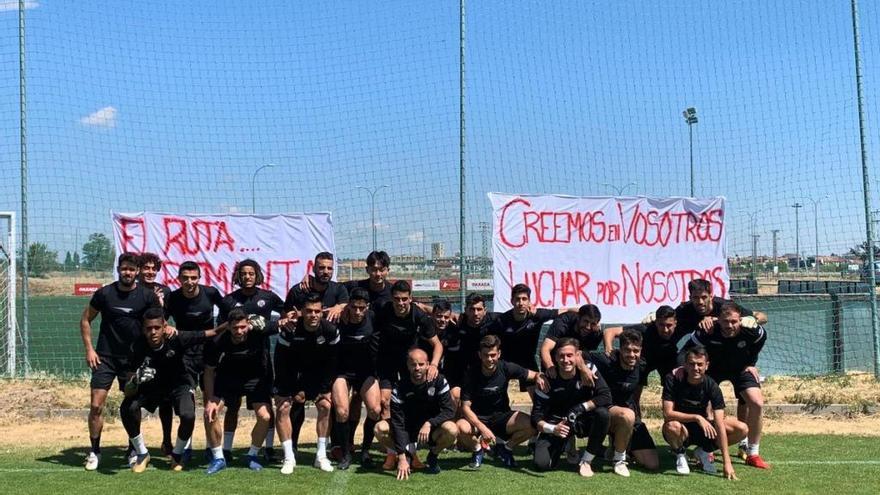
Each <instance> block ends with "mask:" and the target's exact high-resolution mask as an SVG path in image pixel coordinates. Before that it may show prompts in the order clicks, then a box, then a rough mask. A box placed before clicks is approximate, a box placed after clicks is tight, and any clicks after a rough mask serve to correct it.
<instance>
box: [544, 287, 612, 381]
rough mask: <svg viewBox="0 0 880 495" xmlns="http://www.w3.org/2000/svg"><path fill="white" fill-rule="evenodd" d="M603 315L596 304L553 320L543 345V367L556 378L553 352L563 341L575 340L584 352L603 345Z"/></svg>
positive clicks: (584, 306)
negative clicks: (558, 343)
mask: <svg viewBox="0 0 880 495" xmlns="http://www.w3.org/2000/svg"><path fill="white" fill-rule="evenodd" d="M601 321H602V313H601V312H600V311H599V308H598V307H596V305H594V304H584V305H583V306H581V307H580V308H578V311H577V313H565V314H563V315H561V316H560V317H559V318H556V319H555V320H553V323H552V324H551V325H550V329H549V330H547V336H546V337H545V338H544V342H543V343H542V344H541V352H540V354H541V366H543V367H544V369H545V370H546V373H547V376H548V377H550V378H554V377H555V376H556V369H555V368H554V364H553V357H552V356H553V350H554V349H555V348H556V346H557V342H559V341H560V340H561V339H566V338H568V339H575V340H577V341H578V348H579V349H581V351H583V352H589V351H595V350H596V349H598V348H599V344H600V343H602V327H601V324H600V323H601Z"/></svg>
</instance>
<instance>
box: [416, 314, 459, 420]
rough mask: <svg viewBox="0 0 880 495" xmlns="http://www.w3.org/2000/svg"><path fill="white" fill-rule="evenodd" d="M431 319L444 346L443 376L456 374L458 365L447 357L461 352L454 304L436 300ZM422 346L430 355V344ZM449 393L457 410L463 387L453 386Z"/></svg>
mask: <svg viewBox="0 0 880 495" xmlns="http://www.w3.org/2000/svg"><path fill="white" fill-rule="evenodd" d="M431 321H432V322H433V324H434V332H435V333H436V334H437V338H438V339H440V344H441V345H442V346H443V354H444V356H443V360H441V361H440V372H441V373H443V376H446V375H447V373H452V374H455V373H456V371H455V370H454V369H452V368H453V367H454V366H455V365H456V363H455V360H454V359H453V360H451V361H450V360H448V359H447V358H448V355H449V354H450V353H452V354H455V353H458V352H461V341H460V340H459V333H458V324H457V323H456V322H455V321H453V318H452V305H451V304H449V301H448V300H446V299H439V300H437V301H435V302H434V305H433V307H432V308H431ZM421 348H422V350H424V351H425V352H428V356H429V357H430V352H431V351H432V349H431V348H430V346H429V345H425V343H423V344H422V345H421ZM449 393H450V395H452V402H453V403H454V404H455V410H456V411H458V409H459V407H460V406H461V388H460V387H451V388H450V389H449Z"/></svg>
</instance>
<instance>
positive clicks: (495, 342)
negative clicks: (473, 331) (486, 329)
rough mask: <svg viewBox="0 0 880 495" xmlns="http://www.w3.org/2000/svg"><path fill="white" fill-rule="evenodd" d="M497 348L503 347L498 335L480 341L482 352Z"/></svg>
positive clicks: (488, 336) (490, 335)
mask: <svg viewBox="0 0 880 495" xmlns="http://www.w3.org/2000/svg"><path fill="white" fill-rule="evenodd" d="M495 347H499V348H500V347H501V339H499V338H498V336H497V335H492V334H489V335H486V336H485V337H483V338H482V339H480V350H481V351H482V350H483V349H494V348H495Z"/></svg>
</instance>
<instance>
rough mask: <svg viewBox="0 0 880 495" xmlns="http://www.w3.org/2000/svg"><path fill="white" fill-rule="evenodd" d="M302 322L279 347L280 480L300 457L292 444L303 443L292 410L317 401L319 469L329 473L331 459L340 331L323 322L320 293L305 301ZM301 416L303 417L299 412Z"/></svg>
mask: <svg viewBox="0 0 880 495" xmlns="http://www.w3.org/2000/svg"><path fill="white" fill-rule="evenodd" d="M300 312H301V313H302V316H300V317H296V318H295V319H294V320H291V321H290V322H288V323H286V325H285V327H284V328H283V329H282V331H281V333H280V335H279V339H278V345H276V346H275V407H276V411H275V423H276V424H275V429H276V430H277V431H278V436H279V437H281V446H282V447H283V448H284V462H283V463H282V465H281V474H291V473H293V468H294V467H296V455H295V450H294V443H293V438H294V435H295V436H296V438H299V431H297V429H301V428H302V423H299V426H297V424H296V423H293V424H292V423H291V417H292V416H293V415H294V414H293V413H292V412H291V409H294V410H298V409H304V408H305V402H306V401H313V402H314V403H315V408H316V409H317V410H318V421H317V433H318V451H317V453H316V455H315V464H314V465H315V467H316V468H319V469H320V470H321V471H325V472H331V471H333V466H332V465H331V464H330V459H328V458H327V433H328V431H329V429H330V389H331V386H332V383H333V379H334V378H335V377H336V360H337V352H338V345H337V344H339V330H337V328H336V326H335V325H334V324H332V323H330V322H329V321H327V320H326V319H324V318H322V314H323V305H322V304H321V296H320V295H319V294H317V293H313V294H309V295H308V296H306V299H305V302H304V303H303V304H302V307H301V308H300ZM296 413H297V414H300V415H301V414H303V413H302V411H296Z"/></svg>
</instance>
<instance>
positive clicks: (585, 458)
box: [581, 450, 596, 464]
mask: <svg viewBox="0 0 880 495" xmlns="http://www.w3.org/2000/svg"><path fill="white" fill-rule="evenodd" d="M595 458H596V456H595V455H594V454H593V453H592V452H588V451H586V450H585V451H584V453H583V454H582V455H581V463H587V464H589V463H591V462H593V459H595Z"/></svg>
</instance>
